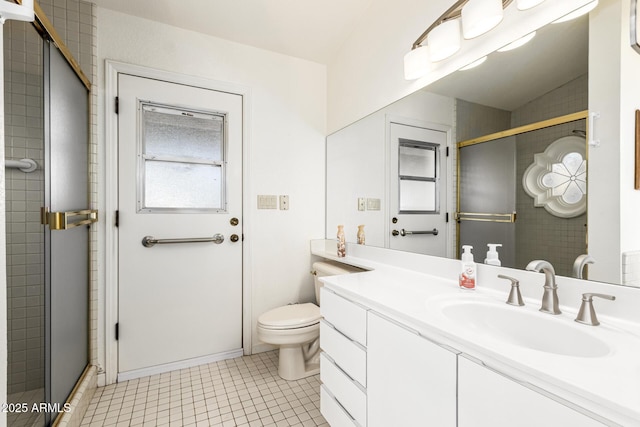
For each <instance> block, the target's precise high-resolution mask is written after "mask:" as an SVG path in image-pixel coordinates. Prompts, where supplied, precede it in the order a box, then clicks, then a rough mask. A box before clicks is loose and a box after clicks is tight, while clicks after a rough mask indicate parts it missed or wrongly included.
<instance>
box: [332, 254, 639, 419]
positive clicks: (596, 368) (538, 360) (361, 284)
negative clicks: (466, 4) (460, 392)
mask: <svg viewBox="0 0 640 427" xmlns="http://www.w3.org/2000/svg"><path fill="white" fill-rule="evenodd" d="M346 261H347V263H349V264H355V265H358V266H360V267H364V268H370V269H375V270H372V271H367V272H363V273H357V274H350V275H343V276H330V277H324V278H322V279H321V280H322V281H323V282H325V285H326V286H327V287H328V288H329V289H331V290H333V291H334V292H336V293H338V294H340V295H342V296H344V297H346V298H347V299H350V300H352V301H355V302H358V303H360V304H363V305H365V306H367V307H368V308H370V309H372V310H374V311H376V312H379V313H381V314H383V315H386V316H388V317H390V318H392V319H394V320H397V321H399V322H401V323H403V324H404V325H406V326H407V327H409V328H411V329H414V330H415V331H417V332H418V333H419V334H420V335H422V336H424V337H425V338H427V339H430V340H433V341H435V342H437V343H439V344H441V345H444V346H448V347H450V348H451V349H453V350H455V351H458V352H461V353H465V354H466V355H469V356H471V357H473V358H475V359H479V360H480V361H482V363H483V364H484V365H485V366H487V367H489V368H491V369H494V370H497V371H500V372H502V373H505V374H507V375H509V376H510V377H512V378H514V379H516V380H518V381H520V382H524V383H528V384H529V385H531V386H533V387H534V388H540V389H542V390H544V391H545V392H546V393H550V394H551V395H553V396H555V397H559V398H560V399H561V400H566V401H568V402H570V403H573V404H575V405H578V406H579V407H580V408H582V409H585V410H586V411H589V412H592V413H593V414H596V415H598V416H600V417H604V418H605V419H606V420H609V421H613V423H611V422H607V424H611V425H616V424H615V423H617V424H619V425H622V426H640V326H638V325H637V324H634V323H630V322H625V321H622V320H621V321H620V322H616V319H614V318H611V317H606V318H605V317H600V321H601V324H600V325H599V326H597V327H594V326H588V325H582V324H578V323H576V322H574V318H575V316H576V311H577V307H576V310H573V311H572V310H571V309H568V308H565V307H562V309H563V313H562V314H560V315H556V316H554V315H550V314H545V313H540V312H539V311H538V309H539V307H540V300H536V299H533V298H525V304H526V305H525V306H524V307H514V306H509V305H507V304H504V307H506V310H514V313H515V312H516V311H517V310H525V311H528V312H529V313H527V314H528V315H530V316H534V317H535V316H542V320H543V321H545V322H547V323H548V322H558V327H563V328H575V331H576V334H587V335H590V336H592V337H595V338H598V339H600V340H602V341H604V342H606V343H607V344H609V346H610V348H611V351H610V352H608V354H605V355H599V356H598V357H576V356H570V355H563V354H555V353H548V352H545V351H537V350H532V349H529V348H525V347H521V346H519V345H515V344H510V343H509V342H506V341H503V340H500V339H499V338H496V337H492V336H489V335H484V334H478V333H477V331H474V330H472V328H469V327H468V326H466V325H462V324H457V323H456V322H454V321H452V320H451V318H447V317H446V316H444V315H442V313H441V311H440V310H438V309H437V308H435V309H434V307H435V306H436V305H437V304H436V305H434V302H437V301H438V299H449V300H455V301H457V300H458V299H459V300H460V301H465V300H478V301H486V302H487V303H491V304H503V303H504V302H505V301H506V298H507V295H508V287H505V290H504V292H500V291H496V290H493V289H488V288H482V287H479V288H478V289H476V290H475V291H466V290H461V289H459V288H458V282H457V280H456V279H455V277H454V278H451V279H444V278H442V277H437V276H433V275H429V274H424V273H417V272H414V271H411V270H407V269H402V268H396V267H392V266H388V265H384V264H382V263H380V262H372V263H370V262H368V261H367V260H366V259H350V260H346ZM541 291H542V289H540V292H541ZM500 307H501V308H500V309H501V310H502V309H504V308H502V306H500ZM596 308H597V307H596ZM516 315H517V314H516ZM561 323H562V325H560V324H561ZM552 325H553V324H552ZM549 335H553V334H549ZM555 338H556V337H554V336H548V337H542V339H548V340H554V339H555Z"/></svg>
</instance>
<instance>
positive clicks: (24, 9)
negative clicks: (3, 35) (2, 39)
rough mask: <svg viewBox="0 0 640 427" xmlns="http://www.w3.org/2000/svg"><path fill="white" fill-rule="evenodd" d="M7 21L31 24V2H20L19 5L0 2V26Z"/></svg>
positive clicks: (23, 0) (5, 0) (2, 0)
mask: <svg viewBox="0 0 640 427" xmlns="http://www.w3.org/2000/svg"><path fill="white" fill-rule="evenodd" d="M7 19H13V20H15V21H27V22H32V21H33V20H34V12H33V0H22V2H21V4H16V3H13V2H10V1H7V0H0V24H4V22H5V21H6V20H7Z"/></svg>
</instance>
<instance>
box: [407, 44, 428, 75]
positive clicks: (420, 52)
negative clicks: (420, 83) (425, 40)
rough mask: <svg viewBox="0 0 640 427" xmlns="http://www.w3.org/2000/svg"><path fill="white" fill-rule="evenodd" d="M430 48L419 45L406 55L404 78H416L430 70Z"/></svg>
mask: <svg viewBox="0 0 640 427" xmlns="http://www.w3.org/2000/svg"><path fill="white" fill-rule="evenodd" d="M430 65H431V63H430V61H429V48H428V47H427V46H418V47H416V48H414V49H412V50H411V51H409V52H408V53H407V54H405V55H404V78H405V80H416V79H419V78H420V77H423V76H424V75H426V74H427V73H428V72H429V69H430Z"/></svg>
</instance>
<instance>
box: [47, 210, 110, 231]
mask: <svg viewBox="0 0 640 427" xmlns="http://www.w3.org/2000/svg"><path fill="white" fill-rule="evenodd" d="M79 216H82V217H85V218H84V219H80V220H77V221H72V220H71V219H72V218H75V217H79ZM40 218H41V220H40V222H41V223H42V224H43V225H47V224H48V225H49V228H50V229H51V230H68V229H70V228H74V227H79V226H81V225H89V224H93V223H94V222H98V210H97V209H83V210H79V211H67V212H49V208H42V209H41V211H40Z"/></svg>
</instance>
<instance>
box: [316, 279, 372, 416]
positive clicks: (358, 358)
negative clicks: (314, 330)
mask: <svg viewBox="0 0 640 427" xmlns="http://www.w3.org/2000/svg"><path fill="white" fill-rule="evenodd" d="M320 299H321V301H322V304H321V305H320V312H321V313H322V316H323V317H324V319H323V320H321V322H320V348H321V349H322V354H321V356H320V380H321V381H322V386H321V388H320V411H321V412H322V415H323V416H324V417H325V419H326V420H327V422H328V423H329V424H330V425H331V427H365V426H366V425H367V394H366V386H367V348H366V345H367V309H366V308H365V307H363V306H361V305H358V304H356V303H353V302H351V301H349V300H347V299H345V298H343V297H341V296H339V295H336V294H335V293H333V292H331V291H329V290H327V289H326V288H322V290H321V297H320Z"/></svg>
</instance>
